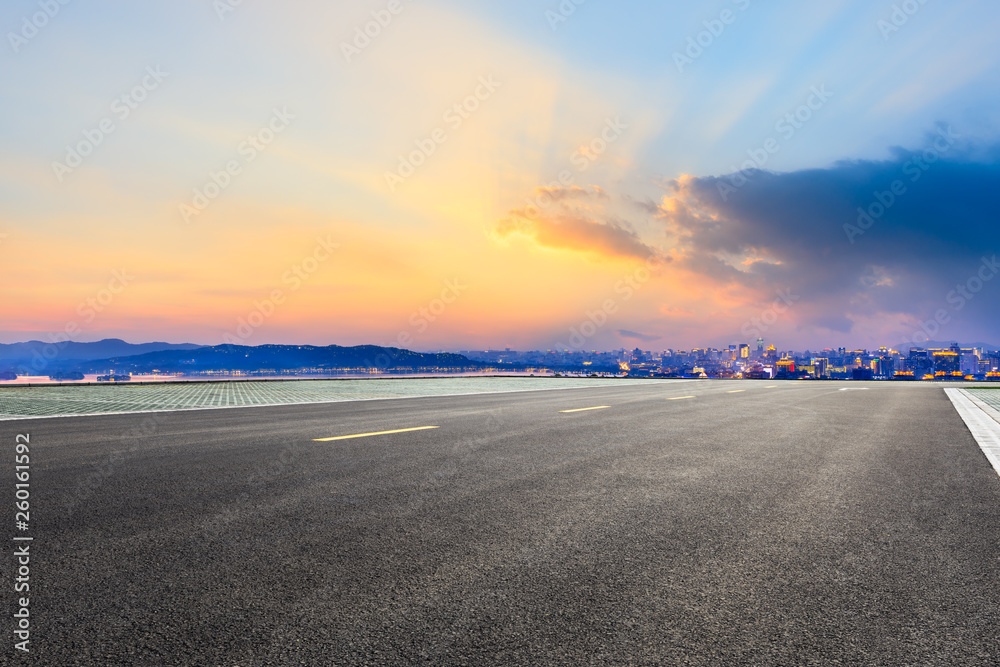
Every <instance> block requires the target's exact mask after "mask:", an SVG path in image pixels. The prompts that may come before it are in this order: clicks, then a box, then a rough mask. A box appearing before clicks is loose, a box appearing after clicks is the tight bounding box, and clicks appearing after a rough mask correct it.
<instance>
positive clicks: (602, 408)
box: [559, 405, 611, 413]
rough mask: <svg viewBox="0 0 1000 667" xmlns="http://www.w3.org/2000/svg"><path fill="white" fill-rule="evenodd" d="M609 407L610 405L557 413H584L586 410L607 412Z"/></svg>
mask: <svg viewBox="0 0 1000 667" xmlns="http://www.w3.org/2000/svg"><path fill="white" fill-rule="evenodd" d="M610 407H611V406H610V405H598V406H597V407H594V408H577V409H575V410H560V411H559V412H562V413H566V412H586V411H587V410H607V409H608V408H610Z"/></svg>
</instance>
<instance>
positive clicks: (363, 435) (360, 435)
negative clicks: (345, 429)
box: [313, 426, 440, 442]
mask: <svg viewBox="0 0 1000 667" xmlns="http://www.w3.org/2000/svg"><path fill="white" fill-rule="evenodd" d="M432 428H440V427H438V426H417V427H415V428H397V429H396V430H394V431H377V432H375V433H355V434H354V435H338V436H336V437H333V438H313V442H333V441H334V440H350V439H351V438H370V437H371V436H373V435H392V434H393V433H409V432H410V431H427V430H429V429H432Z"/></svg>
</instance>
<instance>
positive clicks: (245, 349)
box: [77, 345, 488, 373]
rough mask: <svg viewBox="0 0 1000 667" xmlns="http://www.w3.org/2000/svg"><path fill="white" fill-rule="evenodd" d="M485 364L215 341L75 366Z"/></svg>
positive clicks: (179, 369) (182, 369)
mask: <svg viewBox="0 0 1000 667" xmlns="http://www.w3.org/2000/svg"><path fill="white" fill-rule="evenodd" d="M486 367H488V365H487V364H485V363H482V362H477V361H471V360H470V359H468V358H466V357H464V356H462V355H460V354H451V353H441V354H425V353H420V352H411V351H409V350H401V349H398V348H394V347H378V346H375V345H360V346H356V347H341V346H339V345H329V346H326V347H317V346H313V345H259V346H256V347H250V346H246V345H216V346H214V347H201V348H197V349H193V350H163V351H158V352H150V353H147V354H139V355H131V356H119V357H109V358H106V359H100V360H95V361H88V362H85V363H81V364H79V365H78V366H77V370H80V371H82V372H84V373H102V372H106V371H107V370H108V369H114V370H115V371H117V372H119V373H125V372H131V373H148V372H151V371H153V370H157V371H160V372H166V373H192V372H202V371H209V370H222V371H242V372H256V371H292V370H302V369H312V370H316V371H318V372H323V371H331V370H344V369H369V368H380V369H383V370H387V371H389V370H400V371H416V370H427V371H429V370H452V371H454V370H479V369H481V368H486Z"/></svg>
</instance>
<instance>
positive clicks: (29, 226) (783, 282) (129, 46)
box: [0, 0, 1000, 350]
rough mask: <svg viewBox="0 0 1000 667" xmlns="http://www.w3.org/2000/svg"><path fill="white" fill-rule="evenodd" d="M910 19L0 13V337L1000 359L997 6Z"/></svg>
mask: <svg viewBox="0 0 1000 667" xmlns="http://www.w3.org/2000/svg"><path fill="white" fill-rule="evenodd" d="M903 4H905V3H903ZM906 7H907V8H909V9H907V11H903V9H900V6H899V5H898V4H896V5H894V4H893V3H886V4H884V5H883V4H879V3H876V4H875V5H872V4H871V3H864V2H860V0H841V1H838V2H829V3H822V5H821V6H809V7H803V6H801V5H800V4H796V3H791V2H778V3H770V4H767V5H765V4H763V3H758V2H753V1H751V0H734V1H728V0H727V1H724V2H715V3H711V4H710V5H698V6H689V5H685V4H683V3H676V2H670V3H660V4H658V3H651V2H632V3H627V6H623V5H620V4H619V5H606V4H602V3H580V4H577V3H562V4H560V3H556V2H553V3H551V4H550V5H547V4H542V5H539V4H538V3H529V2H527V1H526V0H519V1H516V2H512V3H504V5H503V6H502V7H498V6H493V4H491V3H486V2H463V3H459V2H457V1H456V0H438V1H437V2H429V3H410V2H395V1H394V2H388V1H386V2H368V3H361V4H358V5H356V6H350V7H340V6H337V7H330V6H327V5H326V4H325V3H318V2H302V3H296V4H295V6H290V7H286V6H281V7H274V6H262V5H260V4H253V3H237V2H231V1H229V0H220V1H219V2H214V3H210V2H194V1H193V0H185V1H183V2H177V3H172V4H171V6H170V7H169V9H168V8H165V7H146V6H134V5H131V4H128V3H124V2H110V3H106V4H104V5H102V6H101V7H94V8H88V10H87V11H86V12H83V11H79V10H77V9H76V7H75V5H72V4H66V5H64V4H61V3H54V4H53V3H41V4H39V3H38V2H34V1H33V2H17V3H10V4H8V5H5V6H4V7H3V8H2V9H0V25H3V26H6V30H5V31H4V33H5V37H6V40H5V41H6V43H7V47H6V48H5V49H0V52H2V55H0V58H2V60H3V63H4V71H5V74H6V77H7V82H8V85H6V86H4V88H3V91H2V92H0V95H2V99H3V101H4V108H5V109H6V110H7V113H6V117H7V121H8V122H7V123H5V124H4V126H3V127H2V128H0V137H2V140H3V142H4V145H5V147H6V149H5V152H4V155H3V156H2V157H0V170H2V173H3V176H4V178H3V179H0V193H2V197H0V201H2V204H0V264H2V265H3V266H4V283H5V292H4V316H5V317H4V321H3V323H2V325H0V342H3V343H13V342H18V341H25V340H31V339H39V340H43V341H47V340H53V339H54V338H66V337H68V338H70V339H72V340H77V341H87V340H100V339H103V338H111V337H117V338H123V339H128V340H136V341H149V340H165V341H169V342H174V343H188V342H194V343H197V344H202V345H217V344H222V343H226V342H232V343H239V344H247V345H259V344H266V343H274V344H314V345H328V344H331V343H336V344H339V345H361V344H376V345H383V346H395V347H401V348H405V349H414V350H438V349H460V348H463V347H477V348H478V347H485V346H489V345H496V346H502V347H506V346H511V347H513V348H517V349H547V348H554V347H556V346H558V345H561V344H570V339H571V338H573V337H574V336H579V337H582V338H583V339H584V342H583V343H582V344H581V345H580V347H582V348H586V349H615V348H632V347H637V346H638V347H643V348H645V347H647V346H654V347H661V348H665V347H683V348H691V347H694V346H714V347H721V346H724V345H728V344H730V343H731V342H733V341H734V340H741V341H746V342H749V341H752V340H754V339H756V337H757V336H764V337H765V338H773V339H776V340H782V341H786V346H787V347H789V348H790V349H805V348H815V347H820V348H822V347H827V346H829V345H830V343H831V341H845V342H850V343H851V344H852V345H854V346H859V347H866V348H872V347H878V346H881V345H889V346H899V347H901V346H903V345H906V344H911V343H915V344H919V341H920V340H922V339H928V338H929V339H942V340H944V339H950V340H959V341H988V342H991V343H993V342H1000V340H998V339H1000V335H998V334H1000V313H998V311H997V310H996V308H995V307H994V305H993V304H995V303H996V300H997V294H998V289H1000V288H998V285H1000V281H998V280H995V277H996V275H997V273H998V272H1000V265H998V261H997V253H998V252H1000V247H998V245H1000V244H998V243H997V242H996V239H997V235H996V225H997V222H998V219H997V218H998V215H997V212H996V207H995V203H994V201H993V194H992V193H993V192H994V191H995V186H996V183H997V182H1000V131H998V129H1000V122H998V121H1000V117H998V112H997V109H998V108H1000V106H998V104H997V102H998V99H997V92H996V91H997V90H1000V87H998V86H997V83H1000V80H998V79H1000V74H998V73H1000V67H998V65H1000V53H998V52H997V50H996V49H995V48H992V45H993V40H994V36H995V34H996V31H997V28H998V27H1000V8H998V7H997V6H996V4H995V3H988V2H985V1H984V0H979V1H976V0H974V1H971V2H969V3H966V4H964V5H963V6H962V9H961V11H957V10H955V9H954V8H953V7H951V6H949V5H946V4H941V3H924V4H920V3H912V7H911V6H910V5H906ZM910 9H912V11H910ZM39 17H40V18H39ZM177 34H184V35H186V38H185V44H184V48H178V45H177V42H176V35H177ZM591 329H592V330H593V332H592V333H590V334H587V333H584V331H585V330H586V331H588V332H589V331H590V330H591ZM574 332H575V333H574ZM573 347H576V346H573Z"/></svg>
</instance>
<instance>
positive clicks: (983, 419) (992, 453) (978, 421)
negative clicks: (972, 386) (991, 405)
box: [944, 388, 1000, 475]
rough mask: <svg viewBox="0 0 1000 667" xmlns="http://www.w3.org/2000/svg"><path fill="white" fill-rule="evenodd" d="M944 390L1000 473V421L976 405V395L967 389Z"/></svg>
mask: <svg viewBox="0 0 1000 667" xmlns="http://www.w3.org/2000/svg"><path fill="white" fill-rule="evenodd" d="M944 392H945V393H946V394H947V395H948V398H950V399H951V402H952V405H954V406H955V410H957V411H958V414H959V415H961V417H962V420H963V421H964V422H965V425H966V426H968V427H969V431H971V432H972V437H974V438H975V439H976V442H978V443H979V448H980V449H982V450H983V454H985V455H986V458H987V459H988V460H989V462H990V464H991V465H992V466H993V469H994V470H995V471H996V472H997V474H998V475H1000V422H997V420H995V419H994V418H993V417H992V416H991V415H990V414H988V413H987V412H986V411H985V410H982V409H981V408H980V407H979V406H978V405H976V403H975V402H974V401H975V400H976V399H975V397H973V396H971V395H970V394H969V393H968V392H966V391H965V390H963V389H954V388H949V389H945V390H944Z"/></svg>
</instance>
